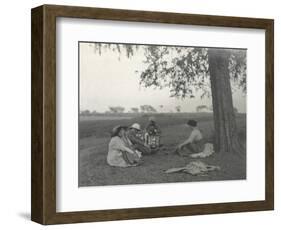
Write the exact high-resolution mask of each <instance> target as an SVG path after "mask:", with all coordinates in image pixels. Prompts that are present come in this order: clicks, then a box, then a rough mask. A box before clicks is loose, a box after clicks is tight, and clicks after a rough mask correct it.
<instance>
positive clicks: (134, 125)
mask: <svg viewBox="0 0 281 230" xmlns="http://www.w3.org/2000/svg"><path fill="white" fill-rule="evenodd" d="M131 128H133V129H136V130H138V131H141V126H140V124H138V123H134V124H132V125H131Z"/></svg>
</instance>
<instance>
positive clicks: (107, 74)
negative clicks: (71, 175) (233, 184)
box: [78, 41, 247, 187]
mask: <svg viewBox="0 0 281 230" xmlns="http://www.w3.org/2000/svg"><path fill="white" fill-rule="evenodd" d="M78 50H79V53H78V62H79V71H78V82H79V86H78V87H79V105H78V110H79V121H78V123H79V124H78V126H79V133H78V136H79V143H78V144H79V145H78V146H79V149H78V162H79V166H78V186H79V187H85V186H108V185H111V186H112V185H130V184H155V183H176V182H181V183H183V182H184V183H188V182H196V181H225V180H245V179H247V176H246V154H247V153H246V142H247V141H246V111H247V110H246V99H247V87H246V84H247V81H246V80H247V49H238V48H235V47H234V48H224V47H194V46H176V45H158V44H149V45H148V44H128V43H102V42H94V41H80V42H79V43H78Z"/></svg>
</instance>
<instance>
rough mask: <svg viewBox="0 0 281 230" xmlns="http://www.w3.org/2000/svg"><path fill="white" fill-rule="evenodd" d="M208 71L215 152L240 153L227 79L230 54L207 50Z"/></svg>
mask: <svg viewBox="0 0 281 230" xmlns="http://www.w3.org/2000/svg"><path fill="white" fill-rule="evenodd" d="M208 57H209V71H210V80H211V89H212V102H213V113H214V127H215V150H216V151H217V152H221V153H228V152H232V153H241V151H243V150H242V148H241V145H240V143H239V139H238V131H237V125H236V119H235V113H234V108H233V101H232V91H231V85H230V78H229V70H228V64H229V57H230V52H229V51H228V50H225V49H209V51H208Z"/></svg>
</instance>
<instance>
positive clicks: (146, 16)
mask: <svg viewBox="0 0 281 230" xmlns="http://www.w3.org/2000/svg"><path fill="white" fill-rule="evenodd" d="M57 17H72V18H87V19H104V20H121V21H132V22H149V23H154V22H157V23H173V24H188V25H203V26H222V27H239V28H256V29H264V30H265V33H266V44H265V45H266V57H265V60H266V73H265V76H266V86H265V87H266V161H265V164H266V165H265V166H266V173H265V174H266V175H265V176H266V186H265V194H266V199H265V200H264V201H249V202H232V203H216V204H200V205H181V206H166V207H149V208H131V209H118V210H102V211H79V212H62V213H58V212H56V18H57ZM31 18H32V20H31V21H32V30H31V31H32V32H31V33H32V49H31V53H32V96H31V97H32V157H31V164H32V167H31V174H32V178H31V181H32V183H31V184H32V185H31V193H32V194H31V219H32V220H33V221H35V222H38V223H41V224H62V223H75V222H89V221H109V220H124V219H139V218H156V217H170V216H185V215H198V214H214V213H230V212H244V211H258V210H272V209H273V208H274V92H273V89H274V76H273V70H274V66H273V65H274V21H273V20H271V19H257V18H240V17H223V16H210V15H193V14H178V13H163V12H147V11H129V10H116V9H102V8H88V7H73V6H56V5H43V6H40V7H37V8H34V9H32V13H31Z"/></svg>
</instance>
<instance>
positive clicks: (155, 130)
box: [145, 117, 161, 152]
mask: <svg viewBox="0 0 281 230" xmlns="http://www.w3.org/2000/svg"><path fill="white" fill-rule="evenodd" d="M148 121H149V122H148V124H147V126H146V128H145V143H146V144H147V145H148V146H149V147H150V148H151V150H152V151H153V152H157V151H158V150H159V147H160V134H161V130H160V128H159V126H158V125H157V124H156V119H155V117H150V118H149V119H148Z"/></svg>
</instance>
